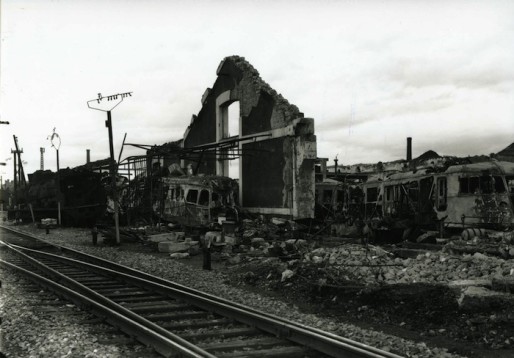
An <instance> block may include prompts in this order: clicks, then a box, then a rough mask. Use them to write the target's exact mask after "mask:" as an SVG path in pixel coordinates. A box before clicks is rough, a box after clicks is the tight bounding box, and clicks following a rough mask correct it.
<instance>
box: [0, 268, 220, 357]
mask: <svg viewBox="0 0 514 358" xmlns="http://www.w3.org/2000/svg"><path fill="white" fill-rule="evenodd" d="M0 266H2V267H5V268H9V269H12V270H14V271H17V272H18V273H20V274H22V275H24V276H26V277H27V278H28V279H29V280H31V281H32V282H34V283H36V284H38V285H39V286H41V287H45V288H46V289H48V290H50V291H52V292H54V293H56V294H57V295H58V296H60V297H64V298H66V299H67V300H69V301H72V302H73V303H75V304H76V305H77V306H78V307H82V308H86V309H87V310H88V311H90V312H92V313H93V314H94V315H96V316H98V317H102V318H103V319H104V320H105V321H106V322H108V323H109V324H110V325H112V326H114V327H116V328H118V329H119V330H120V331H123V332H124V333H126V334H128V335H129V336H130V337H132V338H134V339H136V340H138V341H139V342H141V343H143V344H145V345H147V346H151V347H153V348H154V349H155V350H156V351H157V352H159V353H160V354H162V355H163V356H165V357H171V356H175V355H176V354H179V355H180V356H183V357H195V358H203V357H210V356H211V355H209V354H208V355H202V354H199V353H197V352H193V351H191V350H189V349H188V348H187V347H184V346H182V345H181V344H180V343H178V342H176V341H174V340H171V339H169V338H167V337H165V336H163V335H160V334H159V333H157V332H155V331H152V330H151V329H149V328H148V327H146V326H145V325H142V324H140V323H138V322H136V321H134V320H132V319H130V318H129V317H127V316H125V315H123V314H120V313H119V312H116V311H115V310H113V309H111V308H109V307H106V306H104V305H103V304H101V303H99V302H96V301H95V300H93V299H91V298H89V297H87V296H85V295H83V294H80V293H78V292H75V291H73V290H72V289H70V288H68V287H65V286H63V285H61V284H59V283H57V282H55V281H53V280H51V279H48V278H46V277H43V276H41V275H38V274H37V273H35V272H32V271H29V270H26V269H24V268H22V267H19V266H17V265H14V264H12V263H9V262H7V261H5V260H2V259H0Z"/></svg>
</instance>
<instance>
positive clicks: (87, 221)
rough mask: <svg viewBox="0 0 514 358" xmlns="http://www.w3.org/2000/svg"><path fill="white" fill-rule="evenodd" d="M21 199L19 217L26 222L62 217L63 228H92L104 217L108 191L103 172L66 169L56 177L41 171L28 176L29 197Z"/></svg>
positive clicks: (27, 194) (48, 172) (51, 173)
mask: <svg viewBox="0 0 514 358" xmlns="http://www.w3.org/2000/svg"><path fill="white" fill-rule="evenodd" d="M57 187H59V190H57ZM19 199H20V200H19V201H20V202H19V207H20V209H19V210H17V211H18V214H17V215H20V216H21V219H22V220H23V221H30V220H32V218H33V219H34V220H36V221H40V220H41V219H44V218H57V217H58V216H59V215H60V216H61V221H62V225H65V226H91V225H93V224H94V223H95V222H97V221H99V220H101V219H102V218H103V216H104V214H105V210H106V208H107V199H108V192H107V190H106V186H105V185H104V184H103V183H102V174H100V173H94V172H92V171H90V170H84V169H68V168H67V169H61V170H60V171H59V175H57V174H56V173H53V172H51V171H49V170H46V171H43V170H38V171H36V172H34V173H33V174H29V185H28V188H27V191H26V195H24V196H23V197H22V198H19ZM29 205H30V207H31V208H32V210H29ZM59 208H60V213H59V212H58V210H59ZM32 215H33V217H32Z"/></svg>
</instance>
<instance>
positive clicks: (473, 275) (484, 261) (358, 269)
mask: <svg viewBox="0 0 514 358" xmlns="http://www.w3.org/2000/svg"><path fill="white" fill-rule="evenodd" d="M303 242H304V241H302V240H289V241H286V242H284V243H282V247H284V248H288V249H291V247H298V243H300V244H301V243H303ZM293 243H296V244H295V245H296V246H291V244H293ZM308 247H309V246H308V245H303V246H302V250H305V249H306V248H307V249H308ZM268 250H269V249H268ZM302 263H303V264H306V263H308V264H315V265H318V266H319V267H323V268H324V269H325V270H327V271H330V273H331V274H332V277H333V278H335V277H338V278H339V279H340V281H341V282H347V281H356V282H361V283H364V284H366V285H373V284H397V283H417V282H425V283H443V282H451V281H454V280H463V279H483V278H487V279H492V278H501V277H514V261H513V260H505V259H502V258H498V257H491V256H487V255H484V254H481V253H474V254H473V255H470V254H464V255H462V256H461V255H453V254H449V253H445V252H427V253H425V254H420V255H418V256H417V257H416V258H407V259H402V258H399V257H395V256H394V255H392V254H391V253H388V252H387V251H385V250H383V249H381V248H380V247H374V246H368V247H363V246H359V245H345V246H340V247H335V248H316V249H313V250H309V251H307V252H305V253H304V254H303V255H302V258H301V260H300V261H299V262H296V263H295V264H296V265H297V266H298V265H301V264H302Z"/></svg>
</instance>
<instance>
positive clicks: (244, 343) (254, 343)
mask: <svg viewBox="0 0 514 358" xmlns="http://www.w3.org/2000/svg"><path fill="white" fill-rule="evenodd" d="M288 343H289V342H287V341H284V340H283V339H279V338H275V337H264V338H255V339H238V340H234V341H225V342H217V343H207V344H202V343H199V344H198V346H199V347H201V348H202V349H205V350H206V351H220V350H225V349H226V350H234V349H243V348H250V347H257V348H265V347H274V346H277V345H287V344H288Z"/></svg>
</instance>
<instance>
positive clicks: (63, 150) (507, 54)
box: [0, 0, 514, 180]
mask: <svg viewBox="0 0 514 358" xmlns="http://www.w3.org/2000/svg"><path fill="white" fill-rule="evenodd" d="M0 50H1V58H0V61H1V73H0V74H1V77H0V94H1V98H0V120H2V121H9V122H11V124H10V125H1V126H0V140H1V147H0V162H5V161H6V159H7V158H12V155H11V149H14V142H13V134H14V135H16V136H18V140H19V145H20V147H21V148H23V154H22V157H23V160H24V161H26V162H27V164H25V172H26V173H32V172H34V171H35V170H37V169H39V156H40V151H39V148H40V147H45V149H46V153H45V169H51V170H53V171H55V169H56V162H55V157H56V155H55V150H54V149H53V148H51V143H50V141H49V140H47V137H48V136H50V135H51V134H52V130H53V128H54V127H55V128H56V132H57V133H58V134H59V135H60V137H61V141H62V144H61V147H60V152H59V154H60V167H61V168H65V167H74V166H77V165H81V164H84V163H85V161H86V149H91V160H98V159H104V158H107V157H108V156H109V145H108V137H107V128H105V125H104V121H105V119H106V115H105V114H104V113H102V112H99V111H94V110H91V109H88V107H87V105H86V101H88V100H91V99H94V98H96V97H97V93H99V92H101V93H102V94H103V95H108V94H113V93H119V92H127V91H133V97H129V98H127V99H126V100H125V101H124V102H123V103H121V104H120V105H119V106H118V107H117V108H116V109H115V110H114V111H113V112H112V115H113V126H114V141H115V152H116V157H117V156H118V153H119V150H120V148H121V142H122V140H123V136H124V134H125V133H127V142H129V143H140V144H162V143H164V142H168V141H171V140H177V139H179V138H181V137H182V135H183V133H184V131H185V129H186V127H187V125H188V124H189V122H190V119H191V115H192V114H197V113H198V112H199V110H200V108H201V103H200V100H201V96H202V94H203V93H204V91H205V89H206V88H207V87H211V86H212V84H213V83H214V81H215V79H216V69H217V66H218V64H219V63H220V61H221V60H222V59H223V58H224V57H226V56H230V55H240V56H244V57H245V58H246V59H247V60H248V61H249V62H250V63H251V64H252V65H253V66H254V67H255V68H256V69H257V70H258V71H259V73H260V75H261V77H262V78H263V79H264V81H266V82H268V83H269V84H270V85H271V87H273V88H274V89H275V90H277V92H279V93H282V95H283V96H284V97H285V98H287V99H288V100H289V102H290V103H293V104H295V105H297V106H298V108H299V109H300V111H302V112H303V113H305V116H306V117H311V118H314V120H315V127H316V135H317V142H318V156H319V157H328V158H330V160H331V161H330V164H332V159H333V158H334V157H335V156H336V155H338V158H339V163H340V164H353V163H361V162H364V163H372V162H378V161H388V160H395V159H400V158H404V157H405V145H406V137H408V136H411V137H413V155H414V156H418V155H420V154H422V153H423V152H425V151H426V150H428V149H433V150H435V151H436V152H438V153H439V154H446V155H460V156H464V155H475V154H489V153H491V152H497V151H499V150H501V149H503V148H504V147H506V146H507V145H509V144H510V143H512V142H514V95H513V94H514V2H513V1H457V0H448V1H421V0H419V1H407V0H405V1H399V0H398V1H378V0H377V1H366V0H362V1H350V0H347V1H319V0H318V1H265V0H260V1H257V0H254V1H250V0H246V1H245V0H239V1H196V2H191V1H178V0H176V1H164V0H162V1H157V0H155V1H136V0H132V1H131V0H126V1H121V0H117V1H116V0H111V1H81V0H73V1H72V0H68V1H44V0H32V1H27V0H25V1H24V0H16V1H15V0H1V48H0ZM129 154H130V155H133V154H143V153H142V151H140V150H135V149H130V148H127V147H126V148H125V150H124V153H123V157H125V156H126V155H129ZM12 172H13V169H12V159H9V160H7V166H3V167H0V173H2V174H1V175H2V176H3V178H4V180H5V179H12V175H13V174H12Z"/></svg>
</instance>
